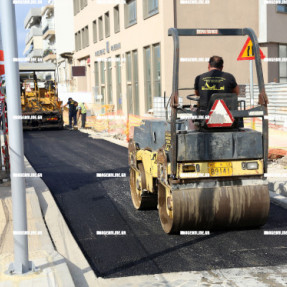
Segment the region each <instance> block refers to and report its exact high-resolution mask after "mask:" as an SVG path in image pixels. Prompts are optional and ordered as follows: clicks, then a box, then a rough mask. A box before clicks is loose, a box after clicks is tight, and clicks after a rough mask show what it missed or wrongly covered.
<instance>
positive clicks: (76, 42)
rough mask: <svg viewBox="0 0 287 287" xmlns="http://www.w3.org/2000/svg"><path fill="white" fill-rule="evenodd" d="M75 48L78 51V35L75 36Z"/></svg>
mask: <svg viewBox="0 0 287 287" xmlns="http://www.w3.org/2000/svg"><path fill="white" fill-rule="evenodd" d="M75 48H76V51H79V47H78V33H76V34H75Z"/></svg>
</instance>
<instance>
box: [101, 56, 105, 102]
mask: <svg viewBox="0 0 287 287" xmlns="http://www.w3.org/2000/svg"><path fill="white" fill-rule="evenodd" d="M105 94H106V74H105V62H104V61H101V95H102V100H103V103H104V102H105V101H104V99H105Z"/></svg>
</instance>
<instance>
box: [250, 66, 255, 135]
mask: <svg viewBox="0 0 287 287" xmlns="http://www.w3.org/2000/svg"><path fill="white" fill-rule="evenodd" d="M252 61H253V60H249V68H250V69H249V70H250V105H251V108H254V92H253V62H252ZM252 129H253V130H255V118H252Z"/></svg>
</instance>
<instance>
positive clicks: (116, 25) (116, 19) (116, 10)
mask: <svg viewBox="0 0 287 287" xmlns="http://www.w3.org/2000/svg"><path fill="white" fill-rule="evenodd" d="M119 9H120V8H119V5H118V6H116V7H114V31H115V33H118V32H120V10H119Z"/></svg>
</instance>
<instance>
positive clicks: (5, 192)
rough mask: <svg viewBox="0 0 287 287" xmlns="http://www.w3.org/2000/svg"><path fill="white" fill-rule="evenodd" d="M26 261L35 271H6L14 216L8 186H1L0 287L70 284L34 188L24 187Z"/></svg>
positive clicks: (12, 242) (11, 245)
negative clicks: (26, 238)
mask: <svg viewBox="0 0 287 287" xmlns="http://www.w3.org/2000/svg"><path fill="white" fill-rule="evenodd" d="M26 194H27V195H26V202H27V221H28V231H33V232H32V234H35V235H28V244H29V260H30V261H32V262H33V263H34V264H35V266H36V267H37V271H36V272H30V273H26V274H23V275H10V274H7V273H6V271H7V269H8V266H9V264H10V263H12V262H13V261H14V254H13V250H14V241H13V216H12V199H11V187H10V186H9V184H1V185H0V236H1V237H0V287H10V286H11V287H12V286H13V287H17V286H19V287H20V286H21V287H26V286H41V287H46V286H47V287H51V286H65V287H73V286H75V285H74V282H73V280H72V277H71V275H70V272H69V269H68V266H67V263H66V261H65V259H64V257H63V256H61V255H60V254H59V253H58V252H56V251H55V249H54V246H53V244H52V241H51V239H50V236H49V233H48V231H47V228H46V226H45V223H44V221H43V218H42V214H41V210H40V207H39V202H38V198H37V195H36V193H35V190H34V189H33V188H28V189H27V190H26Z"/></svg>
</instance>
